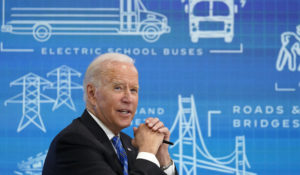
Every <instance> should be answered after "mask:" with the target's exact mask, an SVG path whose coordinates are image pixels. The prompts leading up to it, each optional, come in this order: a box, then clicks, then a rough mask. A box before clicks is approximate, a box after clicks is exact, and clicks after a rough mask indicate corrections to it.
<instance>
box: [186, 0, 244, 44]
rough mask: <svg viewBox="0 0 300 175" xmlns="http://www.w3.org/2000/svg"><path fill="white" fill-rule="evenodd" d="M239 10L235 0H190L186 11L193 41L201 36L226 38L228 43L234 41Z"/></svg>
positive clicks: (196, 40) (195, 41)
mask: <svg viewBox="0 0 300 175" xmlns="http://www.w3.org/2000/svg"><path fill="white" fill-rule="evenodd" d="M182 1H183V2H184V1H185V0H182ZM237 11H238V7H237V5H235V4H234V0H188V3H187V4H186V5H185V12H186V13H188V15H189V32H190V37H191V41H192V42H193V43H197V42H198V40H199V38H224V41H225V42H226V43H230V42H232V39H233V36H234V14H235V13H237Z"/></svg>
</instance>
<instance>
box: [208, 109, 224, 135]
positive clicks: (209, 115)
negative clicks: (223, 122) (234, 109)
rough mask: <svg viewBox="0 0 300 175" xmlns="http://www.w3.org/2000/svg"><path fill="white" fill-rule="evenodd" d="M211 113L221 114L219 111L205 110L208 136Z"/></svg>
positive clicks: (209, 133)
mask: <svg viewBox="0 0 300 175" xmlns="http://www.w3.org/2000/svg"><path fill="white" fill-rule="evenodd" d="M212 114H221V111H216V110H212V111H208V112H207V136H208V137H211V117H212Z"/></svg>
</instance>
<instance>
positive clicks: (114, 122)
mask: <svg viewBox="0 0 300 175" xmlns="http://www.w3.org/2000/svg"><path fill="white" fill-rule="evenodd" d="M104 64H105V63H104ZM105 67H106V69H105V70H106V71H104V73H103V74H102V76H101V85H100V87H98V88H96V90H95V96H94V99H95V100H94V101H95V103H94V111H95V114H96V116H97V117H98V118H99V119H100V120H101V121H102V122H103V123H104V124H105V125H106V126H107V127H108V128H109V129H110V130H111V131H112V132H113V133H114V134H117V133H119V132H120V131H121V130H122V129H124V128H126V127H128V126H130V124H131V121H132V119H133V117H134V114H135V112H136V108H137V104H138V88H139V83H138V72H137V70H136V68H135V67H134V65H133V64H130V63H123V62H111V63H108V64H106V65H105Z"/></svg>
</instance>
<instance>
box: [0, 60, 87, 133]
mask: <svg viewBox="0 0 300 175" xmlns="http://www.w3.org/2000/svg"><path fill="white" fill-rule="evenodd" d="M53 75H56V82H55V83H53V82H50V81H49V80H47V79H45V78H42V77H40V76H38V75H36V74H34V73H28V74H26V75H24V76H22V77H20V78H18V79H17V80H15V81H13V82H11V83H10V86H15V85H19V86H22V87H23V89H22V92H21V93H19V94H17V95H16V96H14V97H11V98H9V99H8V100H6V101H5V102H4V105H5V106H7V104H8V103H21V104H22V118H21V121H20V123H19V125H18V129H17V132H21V131H22V130H23V129H25V128H26V127H27V126H28V125H29V124H31V123H32V124H34V125H35V126H36V127H38V128H39V129H40V130H42V131H43V132H46V128H45V125H44V123H43V119H42V116H41V103H54V105H53V108H52V111H54V110H56V109H58V108H59V107H61V106H62V105H63V104H64V105H66V106H67V107H69V108H70V109H72V110H73V111H75V110H76V109H75V105H74V103H73V100H72V97H71V90H72V89H82V86H80V85H79V84H77V83H74V82H72V79H71V77H72V76H78V77H80V76H81V73H79V72H78V71H76V70H74V69H72V68H70V67H68V66H65V65H63V66H61V67H59V68H56V69H54V70H52V71H50V72H49V73H48V74H47V76H53ZM42 88H43V89H56V90H57V93H56V94H57V97H56V100H54V99H53V98H51V97H49V96H47V95H45V94H43V93H41V89H42Z"/></svg>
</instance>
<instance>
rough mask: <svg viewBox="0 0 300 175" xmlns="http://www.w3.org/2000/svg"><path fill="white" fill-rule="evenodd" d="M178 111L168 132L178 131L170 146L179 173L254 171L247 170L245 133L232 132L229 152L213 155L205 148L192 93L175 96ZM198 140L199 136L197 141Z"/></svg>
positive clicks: (241, 173)
mask: <svg viewBox="0 0 300 175" xmlns="http://www.w3.org/2000/svg"><path fill="white" fill-rule="evenodd" d="M178 107H179V109H178V113H177V116H176V118H175V121H174V123H173V125H172V127H171V129H170V132H171V133H173V132H175V129H176V131H177V129H178V132H179V135H178V136H179V138H178V140H177V141H175V143H174V145H173V146H172V147H171V150H172V152H173V156H172V157H173V158H174V162H175V163H177V164H179V166H177V168H178V170H179V174H186V175H197V169H198V168H202V169H205V170H211V171H215V172H218V173H221V174H224V173H225V174H235V175H256V173H253V172H249V171H247V168H251V167H250V164H249V162H248V159H247V155H246V145H245V136H236V138H235V148H234V150H233V152H232V153H230V154H229V155H226V156H223V157H213V155H211V154H210V152H209V151H208V149H207V147H206V145H205V142H204V139H203V136H202V132H201V128H200V124H199V121H198V116H197V111H196V106H195V101H194V96H193V95H191V96H190V97H182V96H181V95H179V96H178ZM198 140H200V141H199V142H200V143H198Z"/></svg>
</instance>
